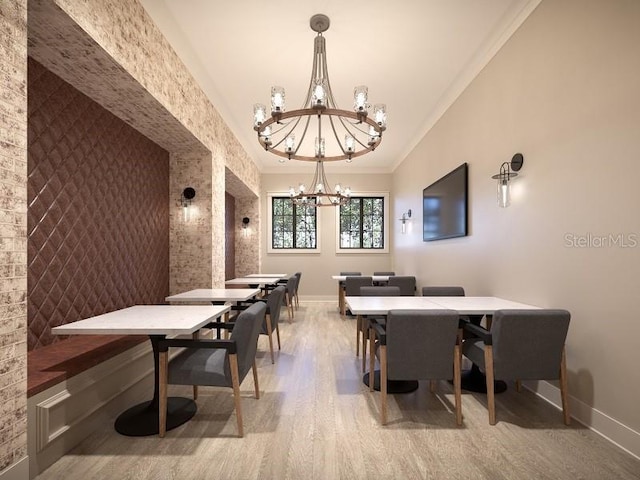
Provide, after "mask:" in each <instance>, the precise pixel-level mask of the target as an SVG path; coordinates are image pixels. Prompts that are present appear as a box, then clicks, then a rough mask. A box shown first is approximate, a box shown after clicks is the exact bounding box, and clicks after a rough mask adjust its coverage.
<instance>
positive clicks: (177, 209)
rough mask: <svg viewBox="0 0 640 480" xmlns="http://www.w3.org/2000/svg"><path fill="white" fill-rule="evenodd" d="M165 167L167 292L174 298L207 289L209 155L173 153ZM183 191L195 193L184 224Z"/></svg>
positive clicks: (209, 255) (209, 202)
mask: <svg viewBox="0 0 640 480" xmlns="http://www.w3.org/2000/svg"><path fill="white" fill-rule="evenodd" d="M169 165H170V171H169V178H170V180H169V198H170V202H171V208H170V212H171V213H170V216H169V231H170V235H169V241H170V246H169V291H170V293H171V295H175V294H177V293H180V292H184V291H186V290H190V289H193V288H211V284H212V275H211V268H212V251H213V250H212V247H211V245H212V235H211V222H212V217H211V154H210V153H207V154H202V153H199V152H195V153H174V154H171V156H170V161H169ZM186 187H192V188H193V189H195V191H196V196H195V197H194V198H193V200H192V201H191V205H190V206H189V217H190V218H189V219H188V220H185V217H184V210H183V208H182V191H183V190H184V189H185V188H186Z"/></svg>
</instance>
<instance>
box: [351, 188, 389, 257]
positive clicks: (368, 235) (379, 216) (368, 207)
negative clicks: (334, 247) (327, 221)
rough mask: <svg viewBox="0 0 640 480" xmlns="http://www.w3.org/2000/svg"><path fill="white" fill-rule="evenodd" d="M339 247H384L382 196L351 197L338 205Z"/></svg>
mask: <svg viewBox="0 0 640 480" xmlns="http://www.w3.org/2000/svg"><path fill="white" fill-rule="evenodd" d="M340 248H345V249H348V248H358V249H361V248H368V249H383V248H384V197H352V198H350V199H349V201H348V202H347V204H346V205H342V206H341V207H340Z"/></svg>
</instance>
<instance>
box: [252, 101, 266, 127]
mask: <svg viewBox="0 0 640 480" xmlns="http://www.w3.org/2000/svg"><path fill="white" fill-rule="evenodd" d="M266 119H267V107H265V106H264V105H263V104H261V103H256V104H255V105H254V106H253V126H254V128H255V127H259V126H260V125H262V122H264V121H265V120H266Z"/></svg>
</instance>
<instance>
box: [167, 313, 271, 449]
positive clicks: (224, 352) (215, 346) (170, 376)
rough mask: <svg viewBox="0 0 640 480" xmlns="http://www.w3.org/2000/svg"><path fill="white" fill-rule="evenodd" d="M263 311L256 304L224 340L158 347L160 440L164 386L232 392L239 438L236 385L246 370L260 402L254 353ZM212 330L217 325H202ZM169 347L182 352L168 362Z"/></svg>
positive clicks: (177, 342)
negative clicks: (230, 389)
mask: <svg viewBox="0 0 640 480" xmlns="http://www.w3.org/2000/svg"><path fill="white" fill-rule="evenodd" d="M266 311H267V306H266V304H265V303H264V302H257V303H254V304H253V305H251V306H250V307H249V308H247V309H246V310H244V311H243V312H241V313H240V314H239V315H238V318H237V319H236V321H235V322H234V323H233V325H232V328H233V330H232V331H231V337H230V338H229V339H228V340H211V339H206V340H191V339H165V340H161V341H160V342H159V343H158V350H159V368H160V372H159V377H160V378H159V384H160V385H159V387H160V388H159V390H160V394H159V395H160V399H159V403H160V413H159V432H160V436H161V437H164V435H165V432H166V420H167V386H168V384H175V385H209V386H217V387H231V388H233V397H234V403H235V407H236V417H237V421H238V435H239V436H241V437H242V436H243V429H242V410H241V405H240V384H241V383H242V381H243V380H244V378H245V376H246V375H247V373H248V372H249V370H250V369H253V382H254V389H255V395H256V398H260V389H259V386H258V371H257V369H256V349H257V345H258V335H259V334H260V328H261V327H262V325H263V323H264V317H265V313H266ZM213 326H219V325H218V322H214V323H211V324H209V325H206V327H207V328H211V327H213ZM221 326H223V327H230V326H231V325H230V324H223V325H221ZM169 347H182V348H184V350H183V351H182V352H180V353H179V354H178V355H176V356H175V357H174V358H173V359H172V360H171V362H169ZM194 393H195V392H194Z"/></svg>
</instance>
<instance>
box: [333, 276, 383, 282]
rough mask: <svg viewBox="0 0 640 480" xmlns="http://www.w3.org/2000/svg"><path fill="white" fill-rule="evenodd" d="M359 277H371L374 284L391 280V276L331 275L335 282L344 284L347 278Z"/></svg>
mask: <svg viewBox="0 0 640 480" xmlns="http://www.w3.org/2000/svg"><path fill="white" fill-rule="evenodd" d="M359 276H363V277H371V279H372V280H373V281H374V282H386V281H388V280H389V277H390V276H391V275H331V278H333V279H334V280H339V281H341V282H344V281H345V280H346V279H347V277H359Z"/></svg>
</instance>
